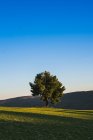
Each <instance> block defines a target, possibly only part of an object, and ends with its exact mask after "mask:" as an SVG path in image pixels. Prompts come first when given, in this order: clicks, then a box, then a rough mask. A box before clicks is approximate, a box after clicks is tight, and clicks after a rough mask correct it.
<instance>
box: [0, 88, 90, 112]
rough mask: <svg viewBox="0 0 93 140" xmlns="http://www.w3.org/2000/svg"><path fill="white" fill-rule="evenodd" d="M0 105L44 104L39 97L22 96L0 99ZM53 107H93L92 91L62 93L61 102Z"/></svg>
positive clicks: (23, 105)
mask: <svg viewBox="0 0 93 140" xmlns="http://www.w3.org/2000/svg"><path fill="white" fill-rule="evenodd" d="M0 106H10V107H39V106H44V102H43V101H41V100H40V97H32V96H23V97H17V98H12V99H6V100H0ZM54 107H58V108H64V109H83V110H85V109H86V110H87V109H91V110H92V109H93V91H86V92H84V91H82V92H72V93H67V94H64V96H63V98H62V102H60V103H59V104H57V105H55V106H54Z"/></svg>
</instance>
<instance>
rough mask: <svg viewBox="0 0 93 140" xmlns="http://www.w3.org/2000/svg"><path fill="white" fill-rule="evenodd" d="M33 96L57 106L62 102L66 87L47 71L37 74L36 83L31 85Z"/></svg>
mask: <svg viewBox="0 0 93 140" xmlns="http://www.w3.org/2000/svg"><path fill="white" fill-rule="evenodd" d="M29 85H30V87H31V92H32V95H33V96H37V95H40V96H41V99H42V100H43V101H45V102H46V106H48V104H49V102H50V103H52V104H55V103H57V102H59V101H60V98H61V97H62V95H63V91H64V90H65V87H64V86H63V85H62V83H61V82H59V80H58V79H57V77H56V76H53V75H51V74H50V73H49V72H47V71H45V72H42V73H40V74H37V75H36V77H35V81H34V83H31V82H30V83H29Z"/></svg>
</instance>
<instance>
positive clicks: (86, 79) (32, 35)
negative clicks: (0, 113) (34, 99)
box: [0, 0, 93, 99]
mask: <svg viewBox="0 0 93 140" xmlns="http://www.w3.org/2000/svg"><path fill="white" fill-rule="evenodd" d="M45 70H47V71H50V72H51V74H54V75H57V77H58V78H59V80H60V81H62V83H63V85H65V87H66V91H65V92H71V91H80V90H93V1H92V0H78V1H75V0H46V1H44V0H15V1H13V0H1V1H0V81H1V82H0V99H5V98H10V97H16V96H25V95H30V91H29V90H30V87H29V82H33V80H34V77H35V75H36V74H37V73H40V72H43V71H45Z"/></svg>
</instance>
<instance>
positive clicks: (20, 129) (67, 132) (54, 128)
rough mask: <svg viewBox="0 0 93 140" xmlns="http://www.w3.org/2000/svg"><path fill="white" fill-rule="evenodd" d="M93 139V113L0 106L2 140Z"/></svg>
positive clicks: (0, 138)
mask: <svg viewBox="0 0 93 140" xmlns="http://www.w3.org/2000/svg"><path fill="white" fill-rule="evenodd" d="M48 139H51V140H62V139H63V140H93V110H68V109H55V108H12V107H11V108H10V107H0V140H48Z"/></svg>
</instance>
